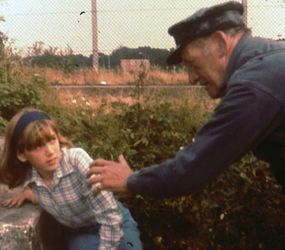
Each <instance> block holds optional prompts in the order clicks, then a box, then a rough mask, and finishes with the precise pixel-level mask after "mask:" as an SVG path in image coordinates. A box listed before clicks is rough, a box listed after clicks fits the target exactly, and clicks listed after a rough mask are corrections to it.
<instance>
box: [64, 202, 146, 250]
mask: <svg viewBox="0 0 285 250" xmlns="http://www.w3.org/2000/svg"><path fill="white" fill-rule="evenodd" d="M118 205H119V208H120V211H121V214H122V217H123V223H122V230H123V233H124V235H123V238H122V240H121V243H120V245H119V248H118V250H142V243H141V241H140V233H139V230H138V228H137V223H136V222H135V221H134V219H133V217H132V216H131V213H130V211H129V210H128V209H127V208H125V207H124V206H123V205H122V204H121V203H120V202H118ZM66 240H67V248H68V250H97V249H98V248H99V244H100V237H99V225H98V224H97V225H94V226H90V227H86V228H81V229H78V230H67V234H66ZM106 250H107V249H106Z"/></svg>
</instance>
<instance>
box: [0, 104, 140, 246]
mask: <svg viewBox="0 0 285 250" xmlns="http://www.w3.org/2000/svg"><path fill="white" fill-rule="evenodd" d="M91 162H92V158H91V157H90V156H89V155H88V154H87V153H86V152H85V151H84V150H83V149H81V148H74V147H72V144H71V142H70V141H69V140H67V139H66V138H65V137H63V136H62V135H61V134H60V133H59V131H58V129H57V127H56V125H55V122H54V121H53V120H51V119H50V118H49V117H48V116H47V115H46V114H45V113H43V112H41V111H39V110H35V109H24V110H22V111H21V112H19V113H18V114H16V115H15V116H14V117H13V118H12V119H11V121H10V123H9V125H8V128H7V133H6V137H5V144H4V149H3V153H2V157H1V159H0V170H1V171H0V173H1V176H0V177H1V180H2V182H4V183H5V184H7V185H8V186H9V187H10V188H14V187H16V186H19V185H22V184H24V183H25V182H26V181H27V183H28V188H26V189H24V191H23V192H22V193H21V194H20V195H18V197H17V198H16V199H17V200H18V201H19V200H20V204H21V203H22V202H23V201H24V200H25V199H26V200H30V201H35V200H36V202H37V203H38V204H39V205H40V206H41V207H42V208H43V209H44V210H45V211H46V212H48V213H49V214H50V215H51V216H52V217H54V218H55V219H56V220H57V221H58V222H59V223H60V224H62V225H64V226H65V227H66V228H67V230H66V232H65V242H66V245H67V248H68V249H69V250H93V249H94V250H95V249H100V250H101V249H104V250H106V249H108V250H109V249H120V250H125V249H136V250H137V249H142V246H141V242H140V239H139V232H138V229H137V224H136V222H135V221H134V220H133V218H132V216H131V214H130V213H129V210H128V209H127V208H125V207H123V205H122V204H121V203H120V202H119V201H117V200H116V199H115V198H114V196H113V194H112V193H111V192H107V191H101V192H99V193H98V194H97V195H94V192H92V190H90V188H89V186H88V184H87V181H86V172H87V170H88V169H89V164H90V163H91ZM31 191H32V192H31ZM4 203H5V202H4ZM12 203H13V202H12ZM5 204H6V206H11V200H10V201H6V203H5ZM14 205H15V204H14ZM18 205H19V204H18Z"/></svg>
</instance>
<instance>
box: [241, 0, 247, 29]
mask: <svg viewBox="0 0 285 250" xmlns="http://www.w3.org/2000/svg"><path fill="white" fill-rule="evenodd" d="M242 5H243V22H244V24H245V25H246V26H247V25H248V23H247V0H242Z"/></svg>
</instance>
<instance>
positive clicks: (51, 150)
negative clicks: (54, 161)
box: [45, 143, 54, 155]
mask: <svg viewBox="0 0 285 250" xmlns="http://www.w3.org/2000/svg"><path fill="white" fill-rule="evenodd" d="M45 148H46V150H45V152H46V154H47V155H50V154H52V153H53V152H54V149H53V146H52V145H51V144H50V143H47V144H46V147H45Z"/></svg>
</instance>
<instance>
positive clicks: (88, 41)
mask: <svg viewBox="0 0 285 250" xmlns="http://www.w3.org/2000/svg"><path fill="white" fill-rule="evenodd" d="M91 1H94V0H89V1H87V0H81V1H79V0H60V1H59V0H25V1H19V0H0V9H1V12H0V16H3V17H4V19H5V21H2V22H0V27H1V28H0V31H2V32H4V33H5V34H6V35H7V36H8V37H9V38H10V40H11V41H12V44H11V46H14V49H16V50H17V51H19V52H27V51H28V48H29V47H31V46H32V45H33V44H34V43H35V42H36V41H38V42H39V41H40V42H43V44H44V46H46V47H49V46H51V47H56V48H59V49H62V50H64V49H66V48H71V49H72V50H73V52H74V53H75V54H82V55H90V54H92V8H91ZM222 2H225V1H218V0H207V1H206V0H203V1H190V0H161V1H160V0H156V1H153V0H144V1H133V0H121V1H118V0H97V33H98V50H99V52H101V53H104V54H110V53H111V52H112V51H113V50H114V49H116V48H118V47H120V46H125V47H130V48H136V47H139V46H150V47H153V48H166V49H170V48H171V47H174V41H173V39H172V38H171V37H170V36H169V35H168V33H167V29H168V27H169V26H171V25H172V24H174V23H175V22H177V21H179V20H181V19H183V18H186V17H187V16H189V15H191V14H192V13H193V12H195V11H196V10H198V9H199V8H201V7H206V6H209V5H213V4H217V3H222ZM247 5H248V26H249V27H251V28H252V30H253V33H254V35H261V36H266V37H272V38H283V37H284V36H285V26H284V25H283V24H284V21H285V1H282V0H279V1H278V0H247Z"/></svg>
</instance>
